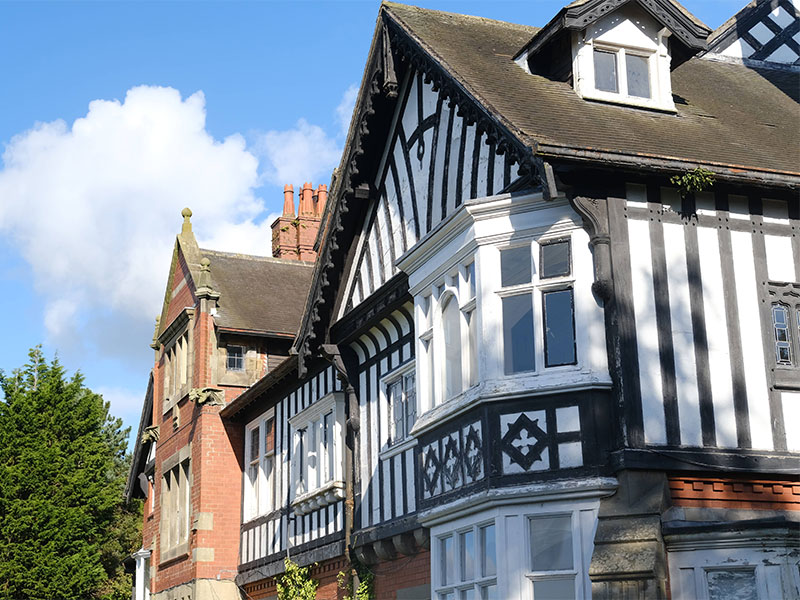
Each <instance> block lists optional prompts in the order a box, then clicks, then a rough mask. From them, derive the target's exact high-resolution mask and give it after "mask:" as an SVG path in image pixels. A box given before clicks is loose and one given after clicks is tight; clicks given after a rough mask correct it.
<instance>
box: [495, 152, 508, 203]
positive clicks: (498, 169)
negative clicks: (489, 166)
mask: <svg viewBox="0 0 800 600" xmlns="http://www.w3.org/2000/svg"><path fill="white" fill-rule="evenodd" d="M505 159H506V157H505V155H500V154H495V155H494V159H493V160H494V178H493V183H492V187H493V188H494V189H493V190H492V192H493V193H495V194H498V193H500V190H502V189H503V181H504V180H503V175H504V174H505V164H506V160H505Z"/></svg>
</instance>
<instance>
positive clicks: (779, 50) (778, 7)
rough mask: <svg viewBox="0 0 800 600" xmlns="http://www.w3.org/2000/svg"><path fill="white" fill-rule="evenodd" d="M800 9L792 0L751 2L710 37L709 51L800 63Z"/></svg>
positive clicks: (775, 61)
mask: <svg viewBox="0 0 800 600" xmlns="http://www.w3.org/2000/svg"><path fill="white" fill-rule="evenodd" d="M799 13H800V10H799V9H798V6H797V4H796V3H795V2H792V1H791V0H759V1H757V2H751V3H750V4H749V5H748V6H746V7H745V8H744V9H743V10H741V11H740V12H739V13H738V14H736V15H735V16H734V17H733V18H732V19H730V20H729V21H727V22H726V23H725V24H723V25H722V26H721V27H720V28H719V29H718V30H717V31H716V32H714V35H713V36H712V38H713V39H710V40H709V54H718V55H720V56H725V57H728V58H738V59H750V60H760V61H765V62H771V63H779V64H786V65H800V18H798V14H799Z"/></svg>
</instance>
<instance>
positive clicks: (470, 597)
mask: <svg viewBox="0 0 800 600" xmlns="http://www.w3.org/2000/svg"><path fill="white" fill-rule="evenodd" d="M477 598H478V597H477V596H476V595H475V588H468V589H466V590H461V595H460V596H459V600H477Z"/></svg>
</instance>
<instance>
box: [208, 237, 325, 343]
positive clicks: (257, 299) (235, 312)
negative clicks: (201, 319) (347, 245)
mask: <svg viewBox="0 0 800 600" xmlns="http://www.w3.org/2000/svg"><path fill="white" fill-rule="evenodd" d="M200 254H202V255H203V256H205V257H207V258H208V259H209V261H211V265H210V269H211V281H212V287H213V289H214V290H215V291H217V292H219V294H220V297H219V300H218V302H217V314H216V315H215V317H214V321H215V323H216V325H217V326H218V327H220V328H223V329H233V330H241V331H248V332H252V331H259V332H263V333H268V334H285V335H291V336H294V335H295V334H296V333H297V328H298V326H299V325H300V319H301V318H302V316H303V309H304V307H305V300H306V297H307V296H308V289H309V287H310V285H311V274H312V272H313V263H307V262H300V261H296V260H284V259H279V258H270V257H262V256H250V255H246V254H231V253H228V252H219V251H217V250H205V249H202V248H201V249H200Z"/></svg>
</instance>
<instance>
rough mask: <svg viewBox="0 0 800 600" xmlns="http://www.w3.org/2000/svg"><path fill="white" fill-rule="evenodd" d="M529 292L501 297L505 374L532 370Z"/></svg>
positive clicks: (531, 317) (531, 319)
mask: <svg viewBox="0 0 800 600" xmlns="http://www.w3.org/2000/svg"><path fill="white" fill-rule="evenodd" d="M532 300H533V299H532V297H531V296H530V294H521V295H519V296H509V297H507V298H503V348H504V354H505V370H506V374H510V373H520V372H522V371H531V370H533V367H534V363H533V303H532Z"/></svg>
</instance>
